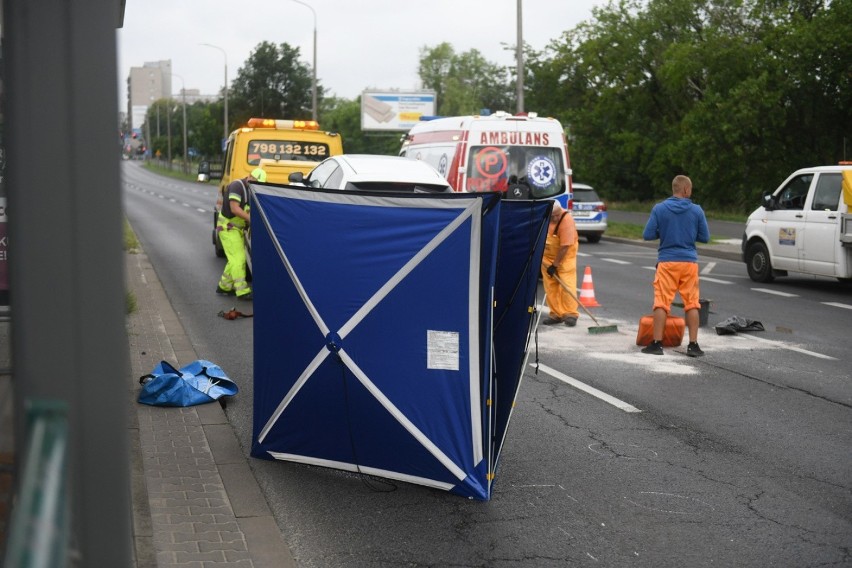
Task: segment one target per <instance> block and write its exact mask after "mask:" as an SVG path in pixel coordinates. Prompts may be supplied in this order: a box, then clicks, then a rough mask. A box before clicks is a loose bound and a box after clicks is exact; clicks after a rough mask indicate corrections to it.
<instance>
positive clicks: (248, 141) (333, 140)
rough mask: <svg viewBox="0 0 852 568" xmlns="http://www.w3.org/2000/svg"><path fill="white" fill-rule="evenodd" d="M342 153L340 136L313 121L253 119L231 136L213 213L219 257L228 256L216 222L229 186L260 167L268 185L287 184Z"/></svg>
mask: <svg viewBox="0 0 852 568" xmlns="http://www.w3.org/2000/svg"><path fill="white" fill-rule="evenodd" d="M342 153H343V143H342V141H341V139H340V135H339V134H337V133H336V132H326V131H323V130H320V127H319V124H317V123H316V122H315V121H313V120H281V119H272V118H250V119H249V120H248V121H247V122H246V124H245V125H244V126H242V127H241V128H237V129H236V130H234V131H233V132H231V134H230V136H228V141H227V147H226V150H225V163H224V165H223V166H222V173H221V176H220V178H221V181H220V182H219V194H218V198H217V205H216V206H215V207H214V211H213V246H214V247H215V250H216V256H219V257H223V256H225V251H224V250H223V249H222V243H221V242H219V237H218V233H217V232H216V221H217V220H218V217H219V210H218V207H219V206H218V203H219V201H221V199H222V192H223V191H224V190H225V188H226V187H228V184H229V183H231V182H232V181H234V180H237V179H242V178H244V177H246V176H247V175H249V172H251V171H252V170H253V169H255V168H257V167H261V168H263V170H264V171H265V172H266V176H267V177H266V181H267V182H268V183H287V176H289V175H290V174H291V173H292V172H302V173H307V172H309V171H311V169H313V167H314V166H316V165H317V164H318V163H320V162H321V161H322V160H324V159H326V158H328V157H329V156H334V155H337V154H342ZM211 173H212V172H211ZM199 174H201V172H200V171H199ZM199 181H200V180H199Z"/></svg>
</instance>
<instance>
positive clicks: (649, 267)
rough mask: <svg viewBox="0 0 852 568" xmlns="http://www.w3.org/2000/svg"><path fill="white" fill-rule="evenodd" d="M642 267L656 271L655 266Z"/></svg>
mask: <svg viewBox="0 0 852 568" xmlns="http://www.w3.org/2000/svg"><path fill="white" fill-rule="evenodd" d="M642 268H644V269H645V270H653V271H654V272H656V271H657V267H656V266H643V267H642Z"/></svg>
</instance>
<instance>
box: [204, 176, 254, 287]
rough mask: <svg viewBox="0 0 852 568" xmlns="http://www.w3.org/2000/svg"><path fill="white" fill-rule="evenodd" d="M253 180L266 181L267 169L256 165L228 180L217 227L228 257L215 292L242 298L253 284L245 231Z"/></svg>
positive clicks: (248, 219) (247, 223) (247, 222)
mask: <svg viewBox="0 0 852 568" xmlns="http://www.w3.org/2000/svg"><path fill="white" fill-rule="evenodd" d="M253 181H259V182H261V183H263V182H265V181H266V172H265V171H263V170H262V169H261V168H255V169H254V170H252V172H251V174H249V175H248V176H246V177H245V178H243V179H238V180H234V181H232V182H231V183H230V184H228V187H227V188H225V195H224V196H223V199H222V207H221V208H220V209H219V218H218V221H217V223H216V231H217V232H218V233H219V240H220V241H221V242H222V248H223V249H225V256H226V257H227V259H228V262H227V263H226V264H225V270H224V271H223V272H222V277H221V278H220V279H219V285H218V286H217V287H216V293H217V294H222V295H225V296H234V295H236V297H237V298H238V299H240V300H251V299H252V293H251V287H250V286H249V284H248V281H247V280H246V248H245V231H246V229H247V228H248V225H249V221H250V219H251V218H250V217H249V201H248V184H249V183H251V182H253Z"/></svg>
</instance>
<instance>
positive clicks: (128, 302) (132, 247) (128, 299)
mask: <svg viewBox="0 0 852 568" xmlns="http://www.w3.org/2000/svg"><path fill="white" fill-rule="evenodd" d="M139 249H140V247H139V239H137V238H136V233H134V232H133V228H132V227H131V226H130V223H128V222H127V219H125V220H124V250H125V251H126V252H128V253H129V254H136V253H138V252H139ZM136 308H137V305H136V295H135V294H134V293H133V292H131V291H130V290H128V291H127V292H126V293H125V296H124V309H125V312H126V313H127V315H130V314H132V313H133V312H135V311H136Z"/></svg>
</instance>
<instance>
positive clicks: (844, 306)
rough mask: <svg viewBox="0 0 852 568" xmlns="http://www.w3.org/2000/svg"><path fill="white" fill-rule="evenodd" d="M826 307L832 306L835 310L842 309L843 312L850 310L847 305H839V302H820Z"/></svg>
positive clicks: (850, 307)
mask: <svg viewBox="0 0 852 568" xmlns="http://www.w3.org/2000/svg"><path fill="white" fill-rule="evenodd" d="M821 303H822V304H824V305H826V306H834V307H835V308H843V309H844V310H852V306H850V305H849V304H841V303H840V302H821Z"/></svg>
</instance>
